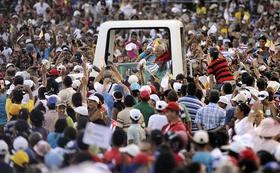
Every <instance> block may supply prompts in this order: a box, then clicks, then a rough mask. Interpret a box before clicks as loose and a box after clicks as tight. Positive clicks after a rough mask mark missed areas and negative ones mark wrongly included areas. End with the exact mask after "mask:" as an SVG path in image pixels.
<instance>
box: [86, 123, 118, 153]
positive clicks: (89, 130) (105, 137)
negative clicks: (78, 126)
mask: <svg viewBox="0 0 280 173" xmlns="http://www.w3.org/2000/svg"><path fill="white" fill-rule="evenodd" d="M111 136H112V130H111V129H110V128H109V127H106V126H102V125H98V124H94V123H91V122H89V123H87V126H86V129H85V134H84V137H83V142H84V143H85V144H89V145H96V146H98V147H100V148H104V149H107V148H109V147H110V141H111Z"/></svg>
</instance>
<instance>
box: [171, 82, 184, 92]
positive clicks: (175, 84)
mask: <svg viewBox="0 0 280 173" xmlns="http://www.w3.org/2000/svg"><path fill="white" fill-rule="evenodd" d="M182 85H183V84H181V83H179V82H174V83H173V88H174V90H175V91H176V92H180V91H181V87H182Z"/></svg>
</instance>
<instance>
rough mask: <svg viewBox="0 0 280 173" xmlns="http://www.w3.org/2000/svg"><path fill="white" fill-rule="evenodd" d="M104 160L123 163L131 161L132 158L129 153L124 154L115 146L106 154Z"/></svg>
mask: <svg viewBox="0 0 280 173" xmlns="http://www.w3.org/2000/svg"><path fill="white" fill-rule="evenodd" d="M104 162H105V163H109V162H114V163H115V164H116V165H118V164H121V163H129V162H131V159H130V158H129V157H128V156H127V155H125V154H122V153H121V152H120V151H119V149H118V148H115V147H113V148H111V149H110V150H109V151H107V152H106V153H105V154H104Z"/></svg>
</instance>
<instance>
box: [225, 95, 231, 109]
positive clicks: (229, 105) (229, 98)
mask: <svg viewBox="0 0 280 173" xmlns="http://www.w3.org/2000/svg"><path fill="white" fill-rule="evenodd" d="M225 97H226V98H227V99H228V101H229V102H228V104H227V107H226V110H229V109H230V108H232V104H231V102H230V101H231V97H232V94H227V95H225Z"/></svg>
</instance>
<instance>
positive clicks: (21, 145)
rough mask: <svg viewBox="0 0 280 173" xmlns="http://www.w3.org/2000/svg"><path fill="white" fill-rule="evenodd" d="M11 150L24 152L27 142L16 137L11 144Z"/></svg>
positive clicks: (22, 138)
mask: <svg viewBox="0 0 280 173" xmlns="http://www.w3.org/2000/svg"><path fill="white" fill-rule="evenodd" d="M13 148H14V150H15V151H19V150H26V149H27V148H28V142H27V140H26V139H25V138H24V137H22V136H18V137H16V139H15V140H14V142H13Z"/></svg>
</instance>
